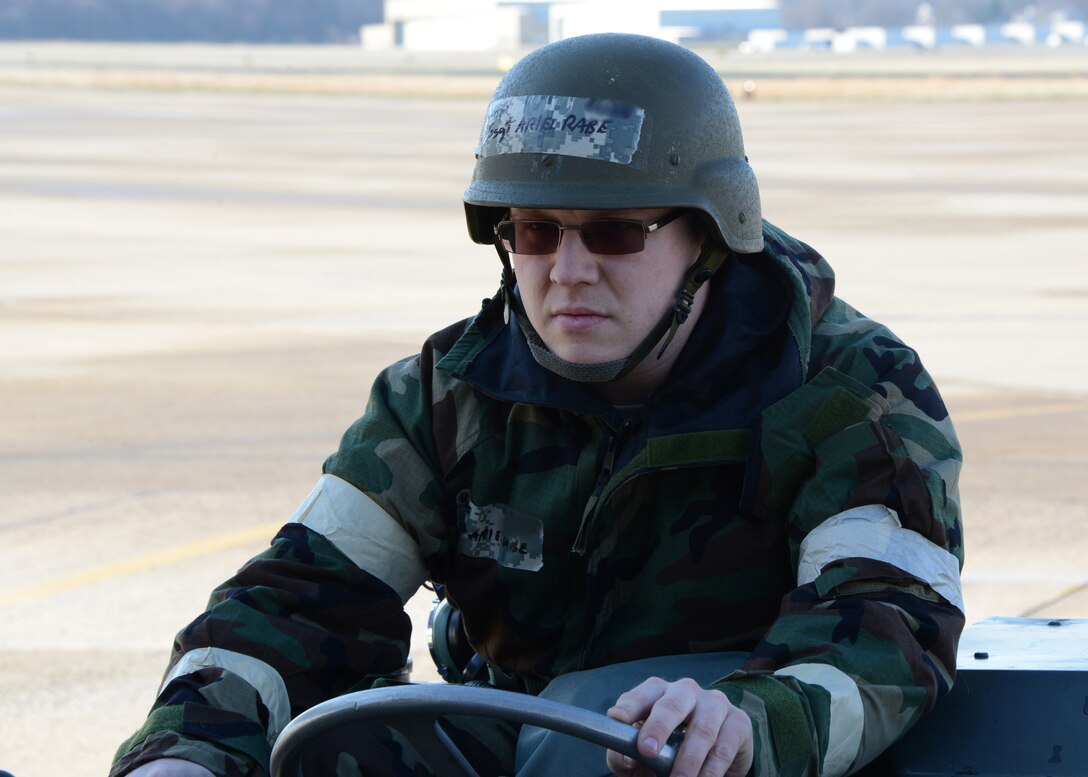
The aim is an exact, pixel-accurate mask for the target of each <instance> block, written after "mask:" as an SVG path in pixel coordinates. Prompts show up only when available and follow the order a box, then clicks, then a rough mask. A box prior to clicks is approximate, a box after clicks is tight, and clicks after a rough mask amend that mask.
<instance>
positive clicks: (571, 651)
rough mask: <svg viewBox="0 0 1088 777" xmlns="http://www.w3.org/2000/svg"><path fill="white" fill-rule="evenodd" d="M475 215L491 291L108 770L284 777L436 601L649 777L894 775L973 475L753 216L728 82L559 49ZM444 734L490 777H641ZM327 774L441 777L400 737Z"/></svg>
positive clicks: (938, 403) (443, 338) (469, 728)
mask: <svg viewBox="0 0 1088 777" xmlns="http://www.w3.org/2000/svg"><path fill="white" fill-rule="evenodd" d="M464 199H465V208H466V213H467V219H468V229H469V234H470V236H471V237H472V239H473V240H474V241H476V242H477V243H481V244H486V245H493V246H494V247H495V249H496V250H497V252H498V254H499V258H500V260H501V262H502V266H503V280H502V284H501V289H500V290H499V292H498V293H497V294H496V295H495V297H494V298H493V299H489V300H486V301H485V303H484V305H483V307H482V309H481V310H480V311H479V312H478V313H477V314H476V315H475V316H473V317H471V318H469V319H467V320H465V321H462V322H460V323H457V324H454V325H452V326H450V327H449V328H447V329H445V330H443V331H441V332H439V333H437V334H435V335H433V336H432V337H431V338H430V339H428V340H427V342H426V343H425V344H424V345H423V347H422V350H421V351H420V353H419V354H418V355H416V356H413V357H411V358H408V359H405V360H403V361H401V362H398V363H396V364H394V365H392V366H390V367H389V368H387V369H386V370H385V371H384V372H383V373H382V374H381V375H380V376H379V377H378V379H377V380H376V382H375V384H374V387H373V391H372V393H371V396H370V400H369V403H368V405H367V407H366V411H365V413H364V414H363V416H362V418H360V420H359V421H357V422H356V423H355V424H354V425H353V426H352V427H351V428H350V429H349V430H348V431H347V432H346V433H345V435H344V437H343V440H342V442H341V444H340V447H339V450H337V451H336V453H334V454H333V455H332V456H331V457H329V459H328V460H327V461H326V462H325V464H324V469H323V475H322V476H321V478H320V480H319V482H318V484H317V486H316V487H315V489H314V490H313V492H312V493H311V494H310V496H309V497H308V498H307V499H306V500H305V501H304V502H303V504H302V506H301V507H299V509H298V510H297V512H296V513H295V514H294V516H293V518H292V519H291V521H290V522H289V523H288V524H287V525H286V526H285V527H284V528H283V529H282V530H281V531H280V533H279V534H278V535H277V536H276V538H275V539H274V541H273V543H272V546H271V548H270V550H268V551H267V552H265V553H263V554H261V555H260V556H258V557H256V558H255V559H253V560H251V561H250V562H249V563H248V564H247V565H245V566H244V567H243V568H242V569H241V570H240V571H239V572H238V573H237V575H236V576H235V577H234V578H233V579H231V580H229V581H228V582H226V583H225V584H223V585H222V586H221V587H220V588H218V589H217V590H216V591H215V592H214V593H213V595H212V597H211V601H210V603H209V606H208V609H207V611H206V612H205V613H204V614H202V615H201V616H200V617H198V618H197V619H196V620H195V621H194V622H193V623H192V624H190V625H189V626H188V627H186V628H185V629H184V630H183V631H181V633H180V634H179V635H178V637H177V641H176V643H175V646H174V655H173V658H172V661H171V664H170V667H169V669H168V671H167V673H166V677H165V679H164V682H163V685H162V688H161V690H160V692H159V696H158V699H157V701H156V702H155V705H154V707H153V709H152V711H151V714H150V716H149V718H148V720H147V722H146V723H145V725H144V726H143V728H142V729H141V730H140V731H139V732H137V733H136V734H135V735H134V736H133V737H132V738H131V739H130V740H129V741H128V742H126V743H125V744H124V745H123V746H122V747H121V749H120V751H119V753H118V755H117V761H116V763H115V765H114V768H113V772H112V774H113V775H123V774H130V773H131V774H133V775H139V776H140V777H149V776H151V775H207V774H209V773H211V774H216V775H260V774H265V773H266V772H267V769H268V757H269V750H270V746H271V743H272V742H273V741H274V740H275V738H276V735H277V733H278V732H279V731H280V730H281V729H282V728H283V726H284V725H285V724H286V722H287V721H288V720H289V719H290V718H291V717H292V716H293V715H295V714H297V713H299V712H300V711H302V710H304V709H306V708H308V707H310V706H312V705H313V704H315V703H318V702H320V701H322V700H325V699H328V698H330V697H332V696H334V695H337V694H341V693H344V692H346V691H349V690H357V689H360V688H365V687H368V686H370V685H373V684H374V683H375V682H378V681H379V678H381V677H383V676H387V675H390V674H394V673H395V672H396V671H397V670H398V669H399V668H400V667H402V666H403V665H404V663H405V659H406V655H407V650H408V642H409V632H410V622H409V620H408V618H407V616H406V615H405V613H404V610H403V604H404V602H406V601H407V599H408V598H409V597H410V596H411V595H412V594H413V593H414V592H415V591H416V590H417V589H418V587H419V586H420V585H421V584H422V583H423V582H425V581H426V580H433V581H437V582H438V583H441V584H442V585H443V586H444V587H445V591H446V592H448V595H449V598H450V600H451V601H453V602H454V603H455V604H456V605H457V606H458V607H459V608H460V611H461V613H462V614H463V619H464V624H465V628H466V631H467V634H468V635H469V637H470V639H471V642H472V645H473V647H474V649H475V650H476V652H477V653H478V654H479V655H480V656H481V657H482V658H483V659H485V660H486V661H487V662H488V664H489V665H491V666H492V667H493V669H494V670H495V674H496V676H499V675H502V676H506V677H508V678H512V679H513V681H514V682H515V683H516V684H517V686H518V687H519V688H520V689H522V690H525V691H526V692H538V691H540V690H541V689H542V688H543V689H544V690H543V694H545V695H549V696H551V697H552V698H559V699H565V700H568V701H574V702H575V703H580V704H583V705H584V706H588V707H596V708H597V709H600V710H602V711H603V710H607V711H608V714H609V715H610V716H612V717H614V718H616V719H618V720H621V721H625V722H629V723H636V724H640V725H641V728H640V733H639V748H640V751H641V752H643V753H644V754H647V755H653V754H656V753H657V752H658V751H659V749H660V747H661V745H662V743H664V742H665V741H666V739H667V738H668V737H669V736H670V735H672V734H673V733H674V731H676V730H681V731H683V730H685V729H686V733H685V734H684V738H683V740H682V742H681V744H680V746H679V756H678V758H677V761H676V766H675V768H674V771H673V774H674V775H691V776H694V775H696V774H699V775H723V774H729V775H743V774H748V773H751V774H757V775H810V774H811V775H815V774H821V775H841V774H847V773H851V772H853V771H856V770H858V769H859V768H861V767H862V766H864V765H865V764H866V763H868V762H870V761H871V760H872V759H874V758H875V757H876V756H877V755H878V754H879V753H880V752H881V751H882V750H883V749H884V748H886V747H887V746H888V745H889V744H890V743H891V742H893V741H894V740H895V739H896V738H897V737H899V736H901V735H902V734H903V733H904V731H905V730H906V729H907V728H909V727H910V726H911V725H912V724H913V723H914V722H915V721H916V720H917V719H918V718H919V717H920V716H921V715H923V714H924V713H926V712H927V711H928V710H930V709H931V708H932V707H933V705H934V703H936V702H937V700H938V699H940V698H941V696H943V695H944V694H945V693H947V691H948V689H949V687H950V684H951V682H952V679H953V675H954V672H955V667H954V660H955V652H956V642H957V639H958V636H959V633H960V631H961V629H962V626H963V613H962V611H963V602H962V597H961V592H960V584H959V569H960V565H961V563H962V536H961V523H960V515H959V507H958V503H957V498H958V497H957V485H956V484H957V477H958V472H959V466H960V461H961V455H960V451H959V448H958V444H957V441H956V437H955V434H954V432H953V429H952V425H951V423H950V420H949V418H948V413H947V411H946V410H945V407H944V405H943V403H942V400H941V398H940V395H939V394H938V392H937V389H936V388H935V387H934V385H933V382H932V380H931V379H930V377H929V375H928V374H927V373H926V371H925V370H924V369H923V367H922V365H921V363H920V362H919V359H918V356H917V354H916V353H915V352H914V351H913V350H912V349H910V348H909V347H907V346H906V345H904V344H903V343H902V342H901V341H900V340H899V339H898V338H897V337H896V336H895V335H894V334H892V333H891V332H890V331H889V330H888V329H887V328H885V327H883V326H882V325H880V324H878V323H876V322H874V321H872V320H870V319H868V318H866V317H865V316H863V315H862V314H860V313H859V312H857V311H856V310H854V309H853V308H851V307H850V306H848V305H847V304H846V303H844V302H843V301H841V300H840V299H838V298H837V297H835V296H834V276H833V273H832V270H831V268H830V267H829V266H828V264H827V262H826V261H825V260H824V259H823V258H822V257H821V256H820V255H819V254H818V253H817V252H816V251H814V250H813V249H812V248H810V247H809V246H807V245H805V244H804V243H801V242H799V241H797V240H795V239H794V238H792V237H790V236H789V235H787V234H786V233H785V232H783V231H781V230H780V229H778V228H776V227H774V226H772V225H771V224H770V223H768V222H766V221H764V220H763V219H762V216H761V211H760V201H759V194H758V189H757V185H756V179H755V176H754V174H753V171H752V169H751V167H750V166H749V164H748V160H747V158H746V157H745V154H744V149H743V144H742V140H741V133H740V126H739V123H738V119H737V115H736V111H735V109H734V106H733V103H732V101H731V99H730V97H729V94H728V93H727V91H726V89H725V87H724V86H723V84H722V80H721V78H720V77H719V76H718V75H717V74H716V73H715V72H714V71H713V70H712V69H711V68H710V67H709V66H708V65H707V64H706V63H705V62H704V61H703V60H702V59H700V58H699V57H698V56H696V55H695V54H693V53H692V52H690V51H688V50H686V49H683V48H681V47H678V46H675V45H672V44H669V43H665V42H662V41H659V40H654V39H650V38H643V37H638V36H629V35H594V36H585V37H581V38H573V39H569V40H565V41H562V42H559V43H555V44H551V45H549V46H545V47H543V48H541V49H539V50H537V51H535V52H533V53H531V54H530V55H528V56H527V57H526V58H525V59H523V60H522V61H521V62H520V63H518V64H517V65H516V66H515V67H514V68H513V69H512V70H511V71H510V72H509V73H508V74H507V75H506V77H505V78H504V79H503V80H502V82H501V83H500V84H499V86H498V88H497V90H496V92H495V94H494V97H493V99H492V101H491V103H490V106H489V108H488V111H487V115H486V118H485V121H484V126H483V130H482V133H481V137H480V143H479V147H478V148H477V153H476V167H475V172H474V175H473V178H472V182H471V184H470V185H469V187H468V189H467V191H466V192H465V197H464ZM449 730H450V732H451V736H452V737H453V738H454V739H455V741H457V742H458V743H459V744H460V745H461V746H462V748H463V749H464V751H465V752H466V754H467V756H468V757H469V759H470V760H471V761H473V762H474V764H475V765H476V768H477V769H478V770H479V771H480V773H481V774H510V773H512V772H513V771H514V770H515V768H518V769H522V773H529V772H532V773H536V774H547V773H552V774H555V773H559V771H560V770H562V771H563V772H564V773H568V774H586V773H590V772H591V771H594V770H595V771H596V773H600V772H603V771H604V770H605V766H606V765H607V769H608V770H610V771H611V772H613V773H614V774H617V775H628V774H635V773H641V772H638V771H637V770H636V765H635V764H633V763H632V762H631V761H629V760H627V759H625V758H624V757H621V756H619V755H617V754H616V753H609V754H607V756H606V757H605V758H604V761H605V763H602V756H601V755H600V754H598V755H596V756H591V757H592V758H594V759H596V760H593V761H592V762H590V763H585V762H584V761H579V760H578V759H582V758H585V757H586V756H584V755H582V754H581V753H580V751H579V752H575V750H573V749H572V750H567V749H565V747H564V746H562V745H557V744H555V742H554V741H551V742H550V741H549V738H548V737H547V736H543V737H541V736H539V735H538V734H539V732H534V734H533V735H532V737H530V736H529V735H528V734H527V735H526V736H524V737H522V740H523V741H522V742H521V744H520V746H518V747H519V751H518V753H517V754H516V755H515V747H516V746H517V745H516V739H517V736H518V732H516V731H514V730H513V729H512V727H510V726H505V727H503V726H493V725H491V726H488V725H484V724H482V723H481V722H480V721H473V720H457V721H449ZM530 738H531V739H533V741H531V742H526V741H525V740H527V739H530ZM568 741H569V740H568ZM317 750H318V751H319V752H316V753H315V754H314V756H313V758H314V759H318V760H320V759H325V760H324V761H323V763H324V764H325V766H324V767H321V766H320V765H318V767H317V768H319V769H323V770H322V771H320V772H319V773H326V774H332V773H336V774H344V775H348V774H359V773H367V774H370V773H375V774H398V775H400V774H421V773H423V772H422V770H420V771H417V770H416V769H417V766H418V764H416V763H415V760H414V756H413V754H412V753H411V752H409V751H408V749H406V748H405V747H404V746H403V745H402V743H401V742H400V740H398V739H397V735H395V734H393V733H390V732H389V731H388V730H387V729H384V727H381V726H372V727H370V728H369V729H367V730H366V731H365V732H362V733H359V732H353V733H352V734H351V735H350V736H347V735H336V736H332V735H330V737H329V739H328V740H327V741H326V742H325V743H324V746H323V747H321V748H318V749H317ZM515 761H516V762H515ZM639 768H641V767H639Z"/></svg>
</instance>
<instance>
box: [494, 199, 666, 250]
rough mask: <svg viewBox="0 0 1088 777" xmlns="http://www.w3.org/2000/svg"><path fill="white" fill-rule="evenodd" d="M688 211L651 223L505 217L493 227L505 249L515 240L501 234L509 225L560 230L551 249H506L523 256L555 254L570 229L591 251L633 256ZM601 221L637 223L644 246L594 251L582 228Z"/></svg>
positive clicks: (617, 220) (622, 221)
mask: <svg viewBox="0 0 1088 777" xmlns="http://www.w3.org/2000/svg"><path fill="white" fill-rule="evenodd" d="M686 213H687V211H686V210H684V209H682V208H677V209H676V210H672V211H669V212H668V213H666V214H665V215H664V216H662V217H661V218H659V219H658V220H657V221H652V222H650V223H649V224H647V223H646V222H644V221H639V220H638V219H625V218H610V217H607V216H606V217H604V218H599V219H591V220H590V221H583V222H582V223H581V224H572V225H570V226H563V225H562V224H560V223H559V222H558V221H552V220H550V219H504V220H502V221H500V222H498V223H497V224H496V225H495V226H494V227H493V231H494V233H495V240H496V242H498V243H499V244H500V245H502V246H503V248H504V249H505V248H506V243H507V242H510V244H511V245H513V244H514V241H512V240H511V241H506V240H505V239H504V238H503V237H502V235H500V234H499V230H500V229H501V228H502V227H505V226H507V225H510V226H513V227H516V226H517V225H518V224H548V225H550V226H554V227H555V228H556V230H558V234H559V237H558V238H556V241H555V246H554V247H553V248H552V249H551V250H550V251H540V252H537V253H533V254H526V253H524V252H521V251H513V250H510V249H506V250H509V251H510V253H515V254H521V255H522V256H547V255H548V254H554V253H555V252H556V251H558V250H559V245H560V244H561V243H562V242H563V233H564V232H567V231H569V230H576V231H577V232H578V234H579V236H580V237H581V238H582V245H584V246H585V247H586V248H588V249H589V250H590V251H591V252H593V253H595V254H597V255H599V256H631V255H632V254H638V253H642V252H643V251H645V250H646V238H648V237H649V236H650V235H651V234H653V233H654V232H656V231H657V230H659V229H661V228H662V227H664V226H666V225H668V224H671V223H672V222H674V221H676V220H677V219H678V218H680V217H681V216H683V215H684V214H686ZM601 223H619V224H631V225H636V224H637V225H638V226H639V227H640V228H641V229H642V247H641V248H639V249H638V250H637V251H614V252H611V251H603V252H602V251H593V249H592V248H590V246H589V243H587V242H586V236H585V233H584V232H583V231H582V230H583V228H585V227H587V226H588V227H591V228H592V226H593V225H594V224H601Z"/></svg>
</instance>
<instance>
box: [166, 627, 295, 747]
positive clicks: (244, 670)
mask: <svg viewBox="0 0 1088 777" xmlns="http://www.w3.org/2000/svg"><path fill="white" fill-rule="evenodd" d="M208 667H216V668H219V669H222V670H224V671H227V672H230V673H231V674H233V675H237V676H238V677H241V678H242V679H243V680H245V681H246V682H247V683H248V684H249V685H250V686H252V687H253V689H254V690H256V691H257V694H258V695H259V696H260V697H261V701H262V702H263V703H264V706H265V707H267V708H268V742H269V744H271V743H273V742H275V741H276V737H278V736H279V735H280V732H281V731H283V727H284V726H286V725H287V723H288V722H289V721H290V720H291V703H290V700H289V699H288V698H287V686H286V685H284V684H283V678H282V677H280V675H279V672H277V671H276V670H275V669H273V668H272V667H271V666H269V665H268V664H266V663H265V662H264V661H261V660H260V659H259V658H254V657H253V656H247V655H245V654H244V653H235V652H234V651H232V650H222V649H220V648H213V647H206V648H197V649H195V650H190V651H189V652H188V653H186V654H185V655H183V656H182V657H181V658H180V659H179V660H178V662H177V663H176V664H174V668H173V669H171V670H170V673H169V674H168V675H166V679H165V680H163V683H162V688H160V689H159V693H162V692H163V691H164V690H165V689H166V686H167V685H169V684H170V683H171V682H172V681H174V680H175V679H177V678H178V677H181V676H183V675H187V674H192V673H193V672H198V671H200V670H201V669H206V668H208Z"/></svg>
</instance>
